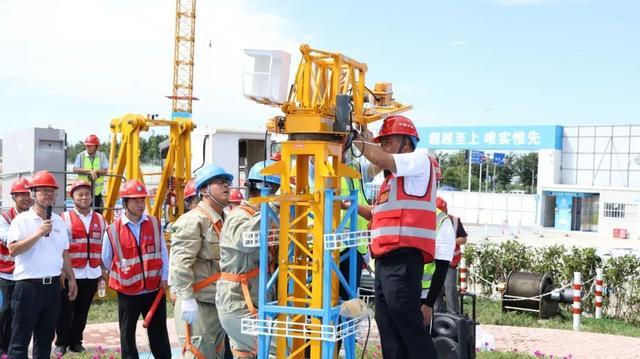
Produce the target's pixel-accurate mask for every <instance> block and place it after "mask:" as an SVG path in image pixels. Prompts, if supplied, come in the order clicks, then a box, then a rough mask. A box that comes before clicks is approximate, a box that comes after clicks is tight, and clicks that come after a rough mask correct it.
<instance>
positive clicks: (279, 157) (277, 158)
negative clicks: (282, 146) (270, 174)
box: [271, 152, 282, 161]
mask: <svg viewBox="0 0 640 359" xmlns="http://www.w3.org/2000/svg"><path fill="white" fill-rule="evenodd" d="M271 159H272V160H274V161H280V160H282V153H280V152H274V153H272V154H271Z"/></svg>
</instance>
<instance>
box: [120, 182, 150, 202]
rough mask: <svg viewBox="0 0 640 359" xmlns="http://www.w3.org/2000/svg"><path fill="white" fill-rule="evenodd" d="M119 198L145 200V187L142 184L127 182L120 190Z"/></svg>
mask: <svg viewBox="0 0 640 359" xmlns="http://www.w3.org/2000/svg"><path fill="white" fill-rule="evenodd" d="M120 197H121V198H146V197H148V195H147V187H145V185H144V183H142V182H140V181H138V180H135V179H131V180H128V181H127V182H126V183H125V184H124V187H122V189H120Z"/></svg>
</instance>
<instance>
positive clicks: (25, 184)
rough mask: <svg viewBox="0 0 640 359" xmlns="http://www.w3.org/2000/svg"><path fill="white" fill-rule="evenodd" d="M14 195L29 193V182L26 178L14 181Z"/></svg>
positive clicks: (12, 192) (12, 191)
mask: <svg viewBox="0 0 640 359" xmlns="http://www.w3.org/2000/svg"><path fill="white" fill-rule="evenodd" d="M14 193H29V180H28V179H27V178H26V177H22V178H18V179H17V180H15V181H13V183H12V184H11V192H10V194H14Z"/></svg>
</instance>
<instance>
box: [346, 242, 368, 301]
mask: <svg viewBox="0 0 640 359" xmlns="http://www.w3.org/2000/svg"><path fill="white" fill-rule="evenodd" d="M348 251H349V249H344V250H342V252H340V255H341V256H342V255H344V254H346V253H347V252H348ZM363 264H364V256H363V255H362V254H360V252H356V290H357V289H358V287H360V278H361V277H362V265H363ZM340 272H341V273H342V275H343V276H344V278H345V279H346V280H347V281H348V280H349V258H348V257H347V258H346V259H345V260H343V261H342V262H340ZM353 294H354V295H355V296H356V297H357V295H358V293H353ZM340 299H342V300H349V299H350V298H349V296H348V295H347V290H346V289H345V288H344V286H343V285H342V283H340Z"/></svg>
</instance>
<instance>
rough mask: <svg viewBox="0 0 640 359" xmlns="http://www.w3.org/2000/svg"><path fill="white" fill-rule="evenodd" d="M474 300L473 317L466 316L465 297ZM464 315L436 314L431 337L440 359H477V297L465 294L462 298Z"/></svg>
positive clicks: (461, 310)
mask: <svg viewBox="0 0 640 359" xmlns="http://www.w3.org/2000/svg"><path fill="white" fill-rule="evenodd" d="M467 296H468V297H471V298H472V306H473V310H472V316H471V317H469V315H467V314H464V309H463V308H464V297H467ZM460 312H461V313H462V314H450V313H435V314H434V316H433V325H432V328H431V337H433V343H434V344H435V346H436V352H437V353H438V359H475V357H476V296H475V294H473V293H464V294H463V295H461V296H460Z"/></svg>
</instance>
